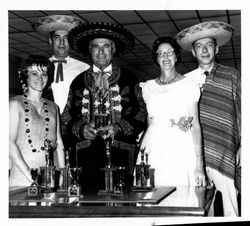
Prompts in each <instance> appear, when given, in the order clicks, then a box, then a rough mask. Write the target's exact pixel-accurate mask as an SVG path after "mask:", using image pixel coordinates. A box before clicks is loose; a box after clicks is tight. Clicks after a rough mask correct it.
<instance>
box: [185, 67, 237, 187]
mask: <svg viewBox="0 0 250 226" xmlns="http://www.w3.org/2000/svg"><path fill="white" fill-rule="evenodd" d="M190 74H192V72H190V73H189V75H190ZM200 120H201V126H202V131H203V135H204V148H205V161H206V164H207V166H209V167H211V168H214V169H216V170H218V171H219V172H221V173H222V174H224V175H226V176H228V177H230V178H233V179H235V182H236V187H237V188H239V187H240V172H238V171H237V168H236V153H237V151H238V148H239V146H240V139H241V78H240V75H239V73H238V71H236V70H235V69H233V68H231V67H226V66H223V65H220V64H215V65H214V67H213V69H212V70H211V72H210V74H209V75H208V76H207V77H206V82H205V84H204V85H203V92H202V97H201V100H200Z"/></svg>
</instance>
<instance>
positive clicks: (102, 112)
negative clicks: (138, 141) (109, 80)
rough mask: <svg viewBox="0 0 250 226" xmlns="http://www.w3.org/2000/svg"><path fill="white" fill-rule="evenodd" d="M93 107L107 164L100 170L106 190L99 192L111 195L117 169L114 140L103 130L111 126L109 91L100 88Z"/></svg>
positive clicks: (93, 117)
mask: <svg viewBox="0 0 250 226" xmlns="http://www.w3.org/2000/svg"><path fill="white" fill-rule="evenodd" d="M95 99H96V101H95V103H96V104H95V103H94V107H93V114H92V121H93V122H94V125H95V129H96V130H97V135H98V136H100V137H101V138H102V139H103V140H104V143H105V148H106V158H107V164H106V166H105V167H103V168H101V169H100V170H102V171H104V175H105V178H104V180H105V189H104V190H100V191H99V192H98V194H99V195H109V194H113V193H114V171H115V170H116V169H115V167H113V166H112V164H111V144H112V143H113V138H107V134H106V131H103V130H102V128H103V127H105V126H108V125H109V124H111V115H110V112H109V91H108V90H107V89H105V88H103V87H99V88H98V90H97V92H96V96H95Z"/></svg>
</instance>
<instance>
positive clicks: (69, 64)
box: [32, 15, 89, 149]
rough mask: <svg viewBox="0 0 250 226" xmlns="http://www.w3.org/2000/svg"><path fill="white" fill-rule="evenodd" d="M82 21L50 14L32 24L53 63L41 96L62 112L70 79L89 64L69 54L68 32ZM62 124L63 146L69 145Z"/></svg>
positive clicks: (76, 18)
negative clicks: (51, 78) (46, 43)
mask: <svg viewBox="0 0 250 226" xmlns="http://www.w3.org/2000/svg"><path fill="white" fill-rule="evenodd" d="M81 23H83V21H82V20H81V19H80V18H78V17H74V16H70V15H50V16H45V17H40V18H39V19H38V20H37V21H35V22H34V23H33V24H32V27H33V29H34V30H35V31H37V32H38V33H39V34H40V35H42V36H43V37H45V38H47V39H48V41H49V44H50V46H51V49H52V56H51V57H50V58H49V59H50V61H52V62H53V63H54V65H55V72H54V81H53V83H52V84H51V87H50V88H49V89H48V91H47V92H45V93H43V96H44V97H45V98H47V99H49V100H52V101H54V102H55V103H56V104H57V105H58V106H59V110H60V114H62V112H63V109H64V107H65V104H66V101H67V97H68V92H69V86H70V84H71V82H72V80H73V79H74V78H75V77H76V76H77V75H78V74H80V73H81V72H83V71H86V70H87V69H88V68H89V65H88V64H86V63H84V62H82V61H79V60H77V59H74V58H73V57H71V56H70V55H69V51H70V48H69V43H68V33H69V31H70V30H71V29H72V28H74V27H75V26H77V25H79V24H81ZM61 125H62V136H63V141H64V145H65V147H66V148H67V149H68V148H69V147H70V142H71V141H70V135H69V134H68V132H67V130H66V128H65V126H64V125H63V124H61Z"/></svg>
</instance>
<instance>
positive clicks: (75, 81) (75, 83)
mask: <svg viewBox="0 0 250 226" xmlns="http://www.w3.org/2000/svg"><path fill="white" fill-rule="evenodd" d="M84 76H86V71H83V72H81V73H80V74H78V75H77V76H76V77H75V78H74V79H73V81H72V83H71V86H79V85H81V86H82V85H83V84H84Z"/></svg>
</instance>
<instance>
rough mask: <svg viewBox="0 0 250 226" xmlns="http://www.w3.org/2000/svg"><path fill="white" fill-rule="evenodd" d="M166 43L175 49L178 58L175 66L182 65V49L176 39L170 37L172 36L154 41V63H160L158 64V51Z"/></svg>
mask: <svg viewBox="0 0 250 226" xmlns="http://www.w3.org/2000/svg"><path fill="white" fill-rule="evenodd" d="M164 43H168V44H170V45H171V46H172V47H173V49H174V52H175V55H176V57H177V61H176V63H175V64H176V65H177V64H178V63H180V61H181V47H180V46H179V44H178V43H177V42H176V41H175V39H174V38H172V37H170V36H166V37H159V38H157V39H156V40H155V41H154V43H153V51H152V58H153V60H154V62H155V63H156V64H157V65H158V62H157V50H158V48H159V46H160V45H161V44H164Z"/></svg>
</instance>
